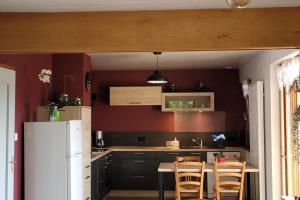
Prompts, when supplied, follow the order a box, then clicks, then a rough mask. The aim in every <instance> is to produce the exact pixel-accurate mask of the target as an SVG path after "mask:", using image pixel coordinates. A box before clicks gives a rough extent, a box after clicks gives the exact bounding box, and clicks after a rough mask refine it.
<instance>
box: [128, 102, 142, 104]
mask: <svg viewBox="0 0 300 200" xmlns="http://www.w3.org/2000/svg"><path fill="white" fill-rule="evenodd" d="M129 104H141V102H129Z"/></svg>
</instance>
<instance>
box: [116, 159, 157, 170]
mask: <svg viewBox="0 0 300 200" xmlns="http://www.w3.org/2000/svg"><path fill="white" fill-rule="evenodd" d="M159 163H160V161H159V160H152V159H140V158H136V159H124V158H123V159H119V160H118V161H117V163H116V162H115V163H114V164H113V173H120V172H126V173H131V174H133V173H147V174H151V173H156V172H157V169H158V166H159Z"/></svg>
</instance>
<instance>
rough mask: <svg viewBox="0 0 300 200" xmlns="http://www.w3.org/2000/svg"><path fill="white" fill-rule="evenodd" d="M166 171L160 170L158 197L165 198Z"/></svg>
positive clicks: (161, 199)
mask: <svg viewBox="0 0 300 200" xmlns="http://www.w3.org/2000/svg"><path fill="white" fill-rule="evenodd" d="M164 198H165V197H164V173H162V172H158V199H159V200H164Z"/></svg>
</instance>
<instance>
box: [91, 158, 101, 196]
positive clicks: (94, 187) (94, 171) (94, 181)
mask: <svg viewBox="0 0 300 200" xmlns="http://www.w3.org/2000/svg"><path fill="white" fill-rule="evenodd" d="M91 198H92V200H99V198H98V161H97V160H95V161H93V162H92V167H91Z"/></svg>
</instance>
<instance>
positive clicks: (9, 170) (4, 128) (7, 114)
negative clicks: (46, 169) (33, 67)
mask: <svg viewBox="0 0 300 200" xmlns="http://www.w3.org/2000/svg"><path fill="white" fill-rule="evenodd" d="M15 81H16V72H15V71H14V70H10V69H6V68H2V67H1V64H0V200H13V199H14V164H15V160H14V148H15V145H14V144H15ZM3 184H4V185H3Z"/></svg>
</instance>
